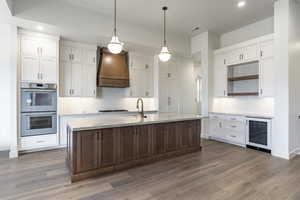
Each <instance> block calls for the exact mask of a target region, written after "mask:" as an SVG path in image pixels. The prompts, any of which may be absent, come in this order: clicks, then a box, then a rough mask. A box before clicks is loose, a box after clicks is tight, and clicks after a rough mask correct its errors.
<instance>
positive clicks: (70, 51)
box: [60, 42, 97, 97]
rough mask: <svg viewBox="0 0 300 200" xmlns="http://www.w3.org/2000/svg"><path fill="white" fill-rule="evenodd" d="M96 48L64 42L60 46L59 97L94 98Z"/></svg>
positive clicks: (95, 87)
mask: <svg viewBox="0 0 300 200" xmlns="http://www.w3.org/2000/svg"><path fill="white" fill-rule="evenodd" d="M96 51H97V50H96V46H92V45H85V44H78V43H72V42H64V43H63V44H62V45H61V53H60V66H61V96H66V97H96V89H97V85H96V84H97V79H96V78H97V63H96V57H97V56H96Z"/></svg>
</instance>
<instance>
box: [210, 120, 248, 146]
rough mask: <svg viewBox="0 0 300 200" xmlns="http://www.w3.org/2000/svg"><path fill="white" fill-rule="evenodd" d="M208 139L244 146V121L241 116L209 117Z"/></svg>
mask: <svg viewBox="0 0 300 200" xmlns="http://www.w3.org/2000/svg"><path fill="white" fill-rule="evenodd" d="M209 137H210V138H211V139H215V140H220V141H223V142H228V143H231V144H236V145H240V146H245V145H246V119H245V118H244V117H242V116H234V115H216V114H211V115H210V116H209Z"/></svg>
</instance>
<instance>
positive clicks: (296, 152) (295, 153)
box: [289, 148, 300, 159]
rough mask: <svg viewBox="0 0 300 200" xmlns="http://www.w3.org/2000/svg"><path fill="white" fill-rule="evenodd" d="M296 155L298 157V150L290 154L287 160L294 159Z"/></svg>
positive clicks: (299, 153) (299, 150) (299, 149)
mask: <svg viewBox="0 0 300 200" xmlns="http://www.w3.org/2000/svg"><path fill="white" fill-rule="evenodd" d="M297 155H300V148H298V149H295V150H294V151H292V152H290V155H289V159H293V158H295V157H296V156H297Z"/></svg>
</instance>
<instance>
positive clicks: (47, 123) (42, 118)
mask: <svg viewBox="0 0 300 200" xmlns="http://www.w3.org/2000/svg"><path fill="white" fill-rule="evenodd" d="M56 133H57V114H56V112H45V113H44V112H40V113H22V115H21V136H22V137H27V136H36V135H46V134H56Z"/></svg>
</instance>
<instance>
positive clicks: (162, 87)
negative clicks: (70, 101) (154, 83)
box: [159, 78, 169, 112]
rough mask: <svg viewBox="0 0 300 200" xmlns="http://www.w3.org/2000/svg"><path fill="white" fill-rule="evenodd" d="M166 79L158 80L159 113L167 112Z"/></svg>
mask: <svg viewBox="0 0 300 200" xmlns="http://www.w3.org/2000/svg"><path fill="white" fill-rule="evenodd" d="M168 82H169V81H168V79H167V78H160V80H159V112H168V107H169V105H168Z"/></svg>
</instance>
